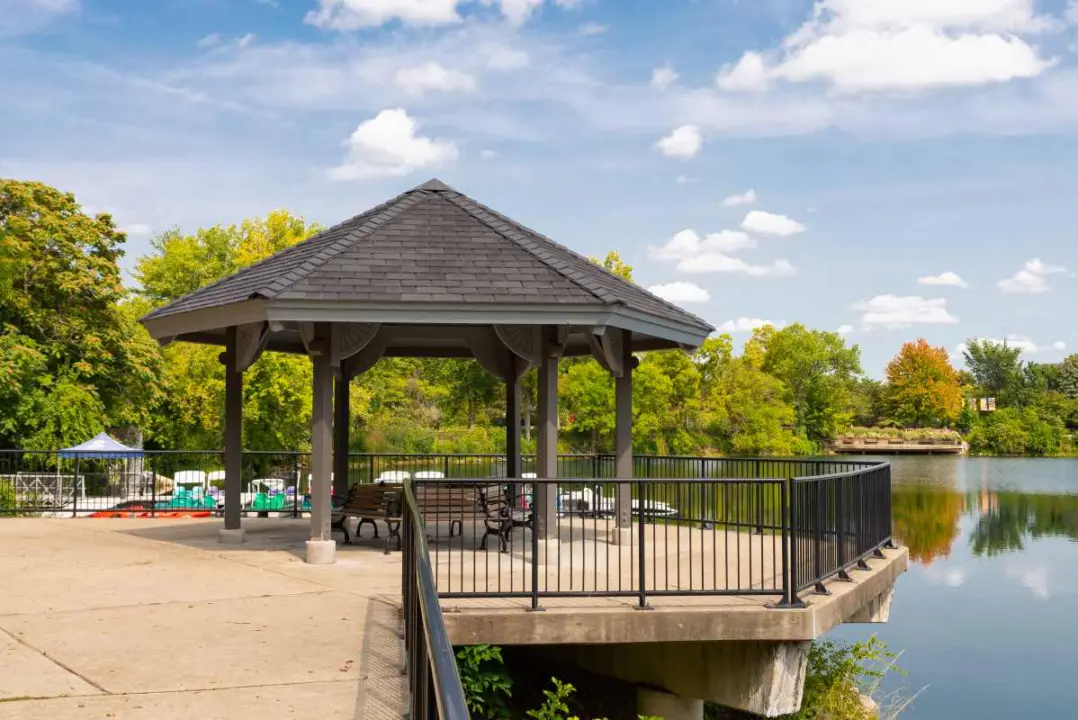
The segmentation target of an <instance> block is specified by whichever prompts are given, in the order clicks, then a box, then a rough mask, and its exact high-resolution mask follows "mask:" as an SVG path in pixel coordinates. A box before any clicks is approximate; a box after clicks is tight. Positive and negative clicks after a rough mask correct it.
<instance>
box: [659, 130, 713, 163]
mask: <svg viewBox="0 0 1078 720" xmlns="http://www.w3.org/2000/svg"><path fill="white" fill-rule="evenodd" d="M703 144H704V138H703V136H702V135H700V128H698V127H696V126H695V125H682V126H681V127H679V128H677V129H675V130H674V131H673V132H672V133H670V134H669V135H667V136H666V137H664V138H663V139H662V140H659V142H657V143H655V147H657V148H659V151H660V152H662V154H663V155H665V156H666V157H672V158H691V157H694V156H695V155H696V153H698V152H700V147H701V146H702V145H703Z"/></svg>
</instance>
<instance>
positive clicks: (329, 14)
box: [303, 0, 461, 30]
mask: <svg viewBox="0 0 1078 720" xmlns="http://www.w3.org/2000/svg"><path fill="white" fill-rule="evenodd" d="M459 2H460V0H318V9H316V10H311V11H309V12H308V13H307V15H306V16H305V17H304V18H303V21H304V22H306V23H309V24H311V25H314V26H315V27H319V28H322V29H323V30H358V29H359V28H365V27H378V26H379V25H383V24H385V23H387V22H391V21H393V20H399V21H400V22H401V23H404V24H408V25H446V24H450V23H456V22H460V19H461V18H460V15H459V14H458V13H457V5H458V3H459Z"/></svg>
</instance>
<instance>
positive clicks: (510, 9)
mask: <svg viewBox="0 0 1078 720" xmlns="http://www.w3.org/2000/svg"><path fill="white" fill-rule="evenodd" d="M494 1H495V0H480V2H481V3H482V4H483V5H491V4H493V2H494ZM497 2H498V5H499V7H501V10H502V15H504V16H505V19H506V20H508V21H509V24H510V25H514V26H517V27H519V26H521V25H523V24H524V23H525V22H527V21H528V18H530V17H531V15H532V13H533V12H535V10H536V8H538V7H539V6H540V5H542V4H543V0H497ZM559 4H561V3H559Z"/></svg>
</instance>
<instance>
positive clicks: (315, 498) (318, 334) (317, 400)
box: [307, 323, 336, 565]
mask: <svg viewBox="0 0 1078 720" xmlns="http://www.w3.org/2000/svg"><path fill="white" fill-rule="evenodd" d="M329 328H330V326H329V323H318V324H317V325H316V326H315V335H314V340H313V341H312V342H311V343H310V346H309V348H308V350H309V352H310V355H311V360H312V361H313V363H314V378H313V382H312V389H313V393H314V396H313V401H314V402H313V403H312V412H311V533H310V540H308V541H307V562H308V563H310V564H312V565H330V564H332V563H333V562H334V561H335V556H336V543H334V542H333V538H332V537H331V536H330V527H329V525H330V502H329V486H330V467H331V466H332V448H333V368H332V367H331V366H330V356H329Z"/></svg>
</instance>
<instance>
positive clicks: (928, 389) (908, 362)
mask: <svg viewBox="0 0 1078 720" xmlns="http://www.w3.org/2000/svg"><path fill="white" fill-rule="evenodd" d="M886 393H887V405H888V409H889V414H890V416H891V418H892V419H893V420H897V421H898V422H900V423H902V424H903V425H906V426H907V427H909V426H913V427H925V426H938V425H945V424H947V423H949V422H952V421H954V420H955V419H956V418H957V417H958V414H959V413H960V412H961V411H962V391H961V389H960V387H959V383H958V371H957V370H955V369H954V367H953V366H952V365H951V360H950V357H949V356H948V354H947V350H946V348H942V347H932V346H931V345H929V344H928V341H926V340H924V339H920V340H917V341H916V342H908V343H906V344H905V345H903V346H902V349H901V350H900V351H899V352H898V355H896V356H895V358H894V359H893V360H891V362H890V363H888V364H887V391H886Z"/></svg>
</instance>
